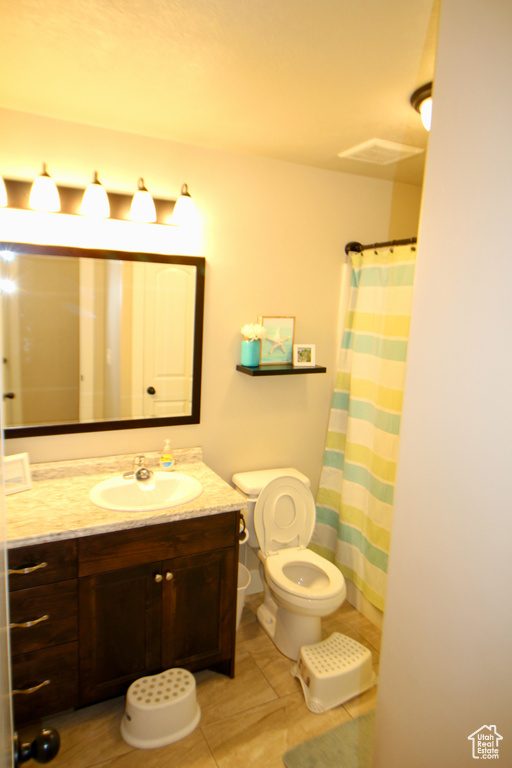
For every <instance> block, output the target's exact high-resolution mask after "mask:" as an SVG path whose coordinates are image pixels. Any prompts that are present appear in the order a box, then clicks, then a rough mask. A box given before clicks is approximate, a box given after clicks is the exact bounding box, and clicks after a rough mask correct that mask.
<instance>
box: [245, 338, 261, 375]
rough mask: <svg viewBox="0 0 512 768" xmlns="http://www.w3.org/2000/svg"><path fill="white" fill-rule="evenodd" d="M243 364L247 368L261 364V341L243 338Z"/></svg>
mask: <svg viewBox="0 0 512 768" xmlns="http://www.w3.org/2000/svg"><path fill="white" fill-rule="evenodd" d="M241 362H242V365H245V367H246V368H257V367H258V365H259V364H260V342H259V339H257V340H256V341H247V340H246V339H242V361H241Z"/></svg>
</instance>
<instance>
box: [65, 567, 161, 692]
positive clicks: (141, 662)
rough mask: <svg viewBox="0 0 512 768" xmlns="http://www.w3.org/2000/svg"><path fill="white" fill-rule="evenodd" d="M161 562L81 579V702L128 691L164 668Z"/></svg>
mask: <svg viewBox="0 0 512 768" xmlns="http://www.w3.org/2000/svg"><path fill="white" fill-rule="evenodd" d="M160 574H161V568H160V563H150V564H148V565H140V566H136V567H134V568H123V569H121V570H117V571H111V572H109V573H101V574H97V575H94V576H86V577H84V578H82V579H80V580H79V617H80V635H79V639H80V643H79V647H80V703H81V704H86V703H88V702H92V701H98V700H100V699H106V698H110V697H112V696H118V695H120V694H123V693H125V691H126V690H127V688H128V685H129V684H130V683H131V682H132V681H133V680H136V679H137V678H139V677H142V676H143V675H146V674H150V673H151V672H154V671H157V670H158V669H159V668H160V655H161V639H160V638H161V600H162V584H161V576H160Z"/></svg>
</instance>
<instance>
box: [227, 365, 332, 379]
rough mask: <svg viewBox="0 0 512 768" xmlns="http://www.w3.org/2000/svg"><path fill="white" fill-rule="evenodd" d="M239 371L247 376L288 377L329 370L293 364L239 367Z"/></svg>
mask: <svg viewBox="0 0 512 768" xmlns="http://www.w3.org/2000/svg"><path fill="white" fill-rule="evenodd" d="M236 369H237V371H240V373H245V374H246V375H247V376H287V375H289V374H297V373H325V372H326V371H327V368H325V367H324V366H323V365H312V366H311V367H309V366H308V367H307V368H306V367H302V366H300V367H297V368H295V367H294V366H293V365H292V364H291V363H289V364H287V365H258V367H257V368H249V367H247V366H246V365H237V367H236Z"/></svg>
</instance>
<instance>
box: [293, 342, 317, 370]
mask: <svg viewBox="0 0 512 768" xmlns="http://www.w3.org/2000/svg"><path fill="white" fill-rule="evenodd" d="M315 361H316V347H315V345H314V344H294V345H293V365H294V367H296V368H300V367H301V366H302V367H303V368H305V367H309V368H312V367H313V366H314V365H315Z"/></svg>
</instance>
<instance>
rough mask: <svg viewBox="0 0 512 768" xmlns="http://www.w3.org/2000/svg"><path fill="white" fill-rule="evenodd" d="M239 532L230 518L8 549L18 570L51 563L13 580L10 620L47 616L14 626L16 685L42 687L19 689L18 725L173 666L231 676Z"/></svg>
mask: <svg viewBox="0 0 512 768" xmlns="http://www.w3.org/2000/svg"><path fill="white" fill-rule="evenodd" d="M238 531H239V513H238V512H226V513H221V514H216V515H209V516H205V517H197V518H192V519H189V520H179V521H176V522H172V523H163V524H159V525H149V526H146V527H142V528H131V529H127V530H122V531H117V532H114V533H104V534H99V535H96V536H84V537H82V538H79V539H76V540H74V541H61V542H54V543H50V544H46V545H40V546H38V545H35V546H34V547H23V548H20V549H14V550H10V551H9V569H10V571H12V570H15V569H16V568H15V565H16V564H17V565H18V566H23V567H24V568H27V567H33V566H35V565H37V563H39V562H46V563H47V564H46V566H44V567H41V568H38V569H37V570H35V571H31V572H30V573H29V574H24V575H25V576H26V578H27V581H26V582H23V577H22V575H19V574H11V575H10V577H9V579H10V591H11V595H10V613H11V619H10V620H11V625H13V624H15V623H16V624H18V623H19V624H23V623H26V622H33V621H34V620H36V621H37V620H38V619H41V618H42V617H43V616H46V615H48V616H49V618H48V619H46V618H43V619H42V620H40V621H38V622H37V623H34V624H31V626H30V627H25V628H23V629H22V628H20V627H11V647H12V667H13V687H14V688H15V689H21V688H22V689H25V690H27V691H29V690H31V689H33V688H36V686H39V685H40V684H41V683H44V685H42V686H41V687H40V688H38V689H37V690H34V691H33V692H31V693H28V692H27V693H17V694H14V696H13V700H14V712H15V721H16V724H17V725H18V724H19V723H21V722H24V721H27V720H30V719H32V718H35V717H38V716H40V715H42V714H45V715H46V714H50V713H51V712H57V711H60V710H62V709H67V708H70V707H74V706H81V705H84V704H90V703H92V702H95V701H100V700H102V699H107V698H110V697H113V696H118V695H121V694H123V693H125V692H126V690H127V688H128V686H129V684H130V683H131V682H132V681H133V680H136V679H137V678H139V677H142V676H144V675H147V674H151V673H155V672H159V671H162V670H163V669H169V668H171V667H185V668H187V669H190V670H191V671H195V670H199V669H203V668H205V667H210V668H215V669H217V670H218V671H220V672H223V673H224V674H227V675H230V676H233V675H234V661H235V622H236V594H237V593H236V588H237V573H238ZM41 547H42V548H43V550H44V551H43V550H41ZM36 555H37V556H38V557H37V558H36ZM39 555H40V557H39ZM43 556H44V559H41V557H43ZM56 560H58V561H59V562H60V563H62V564H63V565H64V562H66V563H67V565H66V567H65V569H64V570H63V569H62V568H61V569H60V570H59V568H53V565H51V563H52V564H53V563H54V561H56ZM68 561H69V562H68ZM49 580H51V581H50V582H49V583H48V581H49ZM25 584H26V585H27V588H26V589H23V588H22V587H23V586H24V585H25ZM32 584H34V586H32ZM46 680H49V681H50V682H48V683H47V682H45V681H46Z"/></svg>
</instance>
